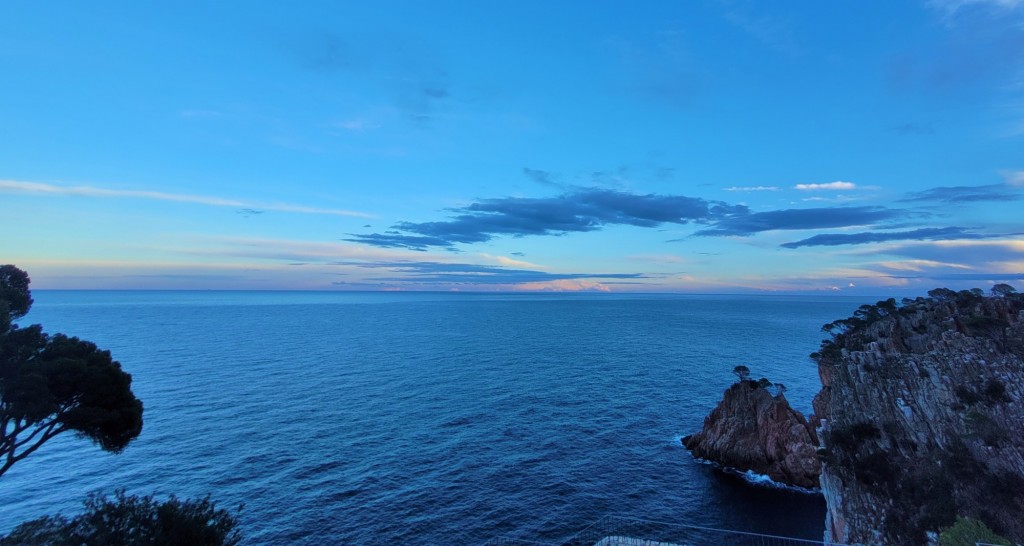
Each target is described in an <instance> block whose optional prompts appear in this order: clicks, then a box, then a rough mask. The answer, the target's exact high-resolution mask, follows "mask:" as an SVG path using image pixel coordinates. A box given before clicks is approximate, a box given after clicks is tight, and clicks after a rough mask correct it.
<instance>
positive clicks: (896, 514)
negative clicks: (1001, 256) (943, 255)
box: [811, 285, 1024, 544]
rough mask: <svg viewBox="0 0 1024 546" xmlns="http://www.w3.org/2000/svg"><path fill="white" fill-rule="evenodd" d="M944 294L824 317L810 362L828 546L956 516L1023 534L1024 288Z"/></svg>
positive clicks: (911, 532) (895, 536) (885, 536)
mask: <svg viewBox="0 0 1024 546" xmlns="http://www.w3.org/2000/svg"><path fill="white" fill-rule="evenodd" d="M995 292H997V295H995V296H990V297H986V296H984V295H983V293H982V292H981V291H980V290H974V291H962V292H953V291H950V290H945V289H939V290H933V291H932V292H930V293H929V295H930V297H928V298H917V299H915V300H909V299H905V300H904V301H903V303H902V305H899V304H897V303H896V302H895V300H891V299H890V300H887V301H884V302H879V303H878V304H877V305H865V306H862V307H861V308H860V309H859V310H858V311H857V312H856V313H855V314H854V316H853V317H850V318H849V319H845V320H840V321H836V322H834V323H832V324H827V325H825V328H824V330H825V331H829V332H831V333H832V337H831V339H829V340H826V341H824V342H822V347H821V350H820V352H818V353H815V354H813V355H811V356H812V358H814V359H816V360H817V362H818V372H819V375H820V377H821V383H822V390H821V392H820V393H819V394H818V395H817V397H816V398H815V400H814V412H815V416H814V417H812V421H817V422H818V423H820V425H821V427H820V428H819V429H818V434H819V435H820V439H821V441H822V445H823V447H822V448H821V449H820V456H821V458H822V461H823V466H822V474H821V487H822V491H823V493H824V495H825V498H826V502H827V503H828V516H827V522H826V525H827V530H826V537H825V538H826V540H831V541H835V542H841V543H848V544H853V543H860V544H923V543H924V542H925V536H926V535H925V533H926V532H927V531H937V530H939V529H941V528H943V527H946V526H948V525H950V524H951V523H953V521H954V519H955V517H956V516H958V515H960V516H967V517H971V518H974V519H978V520H981V521H982V522H984V523H985V524H986V525H988V526H989V527H990V528H992V529H993V530H995V531H996V532H997V533H999V534H1001V535H1003V536H1005V537H1007V538H1009V539H1012V540H1015V541H1018V542H1020V541H1024V517H1021V514H1024V296H1021V295H1020V294H1016V293H1013V291H1012V289H1009V287H1007V286H1005V285H1003V286H1002V287H998V289H997V290H995Z"/></svg>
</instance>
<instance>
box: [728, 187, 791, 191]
mask: <svg viewBox="0 0 1024 546" xmlns="http://www.w3.org/2000/svg"><path fill="white" fill-rule="evenodd" d="M723 189H724V190H725V191H779V187H778V186H732V187H729V188H723Z"/></svg>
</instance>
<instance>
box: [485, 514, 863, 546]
mask: <svg viewBox="0 0 1024 546" xmlns="http://www.w3.org/2000/svg"><path fill="white" fill-rule="evenodd" d="M530 545H533V546H706V545H716V546H717V545H722V546H843V545H841V544H838V543H834V542H823V541H820V540H806V539H800V538H792V537H782V536H775V535H766V534H761V533H750V532H745V531H732V530H727V529H715V528H712V527H702V526H699V525H685V524H681V523H668V522H664V521H651V520H645V519H638V518H627V517H621V516H606V517H603V518H601V519H599V520H597V521H595V522H594V523H591V524H590V525H588V526H587V527H585V528H584V529H583V530H581V531H580V532H578V533H576V534H575V535H573V536H572V537H571V538H569V539H568V540H567V541H565V542H557V543H556V542H541V541H532V540H527V539H520V538H512V537H498V538H495V539H492V540H490V541H488V542H486V543H485V546H530Z"/></svg>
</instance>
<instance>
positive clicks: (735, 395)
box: [683, 380, 821, 488]
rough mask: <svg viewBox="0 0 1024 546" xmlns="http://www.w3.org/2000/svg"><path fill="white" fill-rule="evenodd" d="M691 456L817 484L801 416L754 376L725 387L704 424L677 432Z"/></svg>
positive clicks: (811, 449) (813, 456)
mask: <svg viewBox="0 0 1024 546" xmlns="http://www.w3.org/2000/svg"><path fill="white" fill-rule="evenodd" d="M683 445H685V446H686V447H687V449H689V450H691V451H692V452H693V454H694V456H696V457H699V458H702V459H707V460H709V461H714V462H716V463H719V464H721V465H723V466H728V467H732V468H736V469H739V470H752V471H754V472H756V473H758V474H765V475H767V476H769V477H770V478H771V479H773V480H775V481H777V482H781V483H786V484H790V485H796V486H798V487H805V488H815V487H818V473H819V471H820V468H821V465H820V463H819V461H818V456H817V454H816V452H815V448H816V446H817V441H816V439H815V438H814V437H813V436H812V434H811V429H810V428H809V427H808V424H807V420H806V419H804V416H803V415H801V414H800V412H798V411H796V410H794V409H793V408H791V407H790V406H789V402H787V401H786V397H785V395H784V394H781V393H780V394H778V395H777V396H772V394H771V393H770V392H769V391H768V389H766V388H762V387H759V386H758V384H757V382H755V381H749V380H746V381H740V382H738V383H736V384H734V385H733V386H732V387H729V389H728V390H726V391H725V395H724V396H723V398H722V401H721V402H719V404H718V406H717V407H715V409H714V411H712V412H711V414H710V415H708V416H707V418H706V419H705V420H704V428H703V429H701V431H700V432H698V433H697V434H694V435H692V436H687V437H686V438H683Z"/></svg>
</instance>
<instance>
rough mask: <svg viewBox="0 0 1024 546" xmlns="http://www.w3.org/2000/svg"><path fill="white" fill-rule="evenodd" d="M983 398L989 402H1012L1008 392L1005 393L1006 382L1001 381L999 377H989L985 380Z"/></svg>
mask: <svg viewBox="0 0 1024 546" xmlns="http://www.w3.org/2000/svg"><path fill="white" fill-rule="evenodd" d="M984 393H985V398H986V400H988V402H989V403H990V404H1000V403H1004V402H1012V401H1013V400H1012V399H1011V398H1010V396H1009V395H1008V394H1006V383H1003V382H1002V381H1001V380H999V379H995V378H992V379H989V380H988V381H987V382H985V390H984Z"/></svg>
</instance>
